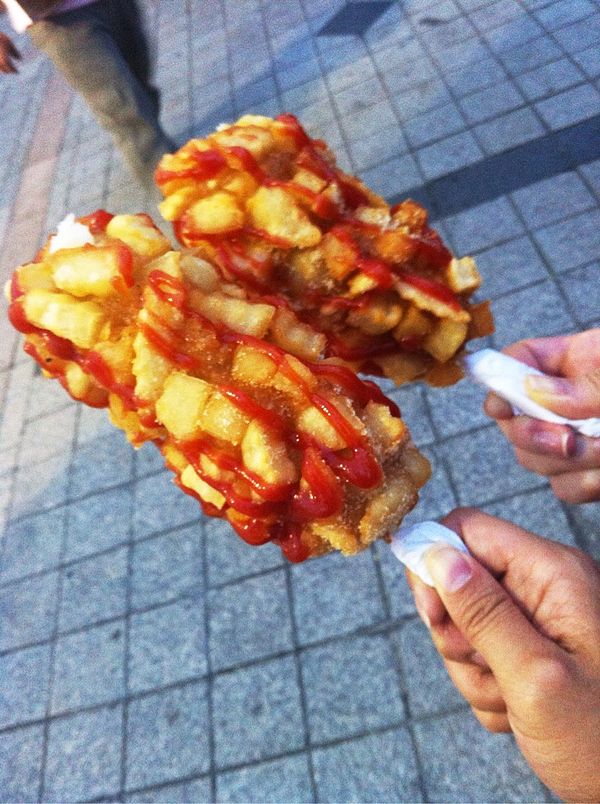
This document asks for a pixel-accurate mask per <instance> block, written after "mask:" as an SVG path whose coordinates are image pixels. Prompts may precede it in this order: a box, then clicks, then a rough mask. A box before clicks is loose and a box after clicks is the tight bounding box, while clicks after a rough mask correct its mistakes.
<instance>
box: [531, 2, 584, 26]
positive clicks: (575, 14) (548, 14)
mask: <svg viewBox="0 0 600 804" xmlns="http://www.w3.org/2000/svg"><path fill="white" fill-rule="evenodd" d="M597 11H598V8H597V6H595V5H594V4H593V3H590V2H589V0H571V2H569V3H551V4H550V5H548V6H546V7H542V8H540V9H539V10H537V11H535V12H534V14H535V16H536V17H537V19H538V20H539V21H540V22H541V23H542V25H543V26H544V27H545V28H547V29H548V30H549V31H554V30H556V29H557V28H562V27H563V26H565V25H568V24H569V23H571V22H577V20H580V19H583V18H585V17H589V16H590V15H591V14H594V13H595V12H597Z"/></svg>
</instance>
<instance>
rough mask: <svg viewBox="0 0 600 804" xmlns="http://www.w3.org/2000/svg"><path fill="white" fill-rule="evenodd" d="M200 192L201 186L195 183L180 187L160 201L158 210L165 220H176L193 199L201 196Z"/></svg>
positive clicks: (201, 190)
mask: <svg viewBox="0 0 600 804" xmlns="http://www.w3.org/2000/svg"><path fill="white" fill-rule="evenodd" d="M202 193H203V188H202V187H198V186H196V185H189V184H188V185H186V186H185V187H180V188H179V190H175V192H174V193H172V194H171V195H169V196H167V197H166V198H165V199H164V200H163V201H161V202H160V204H159V205H158V209H159V212H160V214H161V215H162V217H163V218H164V219H165V220H166V221H174V220H177V218H179V217H180V216H181V215H182V214H183V213H184V212H185V211H186V209H187V208H188V207H190V206H191V205H192V204H193V203H194V201H197V200H198V199H199V198H201V196H202Z"/></svg>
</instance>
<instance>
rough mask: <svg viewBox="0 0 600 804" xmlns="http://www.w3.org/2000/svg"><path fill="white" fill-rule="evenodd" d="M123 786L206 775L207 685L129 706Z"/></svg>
mask: <svg viewBox="0 0 600 804" xmlns="http://www.w3.org/2000/svg"><path fill="white" fill-rule="evenodd" d="M127 745H128V750H127V786H128V787H129V788H135V787H145V786H150V785H153V784H160V783H161V782H168V781H171V780H176V779H178V778H180V777H185V776H194V775H196V774H198V775H199V774H201V773H205V772H206V771H207V770H208V766H209V749H208V710H207V697H206V682H204V681H201V682H199V683H196V684H190V685H188V686H185V687H181V688H179V689H172V690H166V691H165V692H158V693H156V694H155V695H149V696H147V697H144V698H140V699H139V700H136V701H132V702H131V703H130V704H129V712H128V724H127Z"/></svg>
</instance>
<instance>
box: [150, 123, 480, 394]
mask: <svg viewBox="0 0 600 804" xmlns="http://www.w3.org/2000/svg"><path fill="white" fill-rule="evenodd" d="M156 181H157V183H158V186H159V187H160V189H161V191H162V193H163V195H164V196H165V199H164V201H163V202H162V203H161V205H160V210H161V213H162V215H163V216H164V217H165V218H166V219H167V220H169V221H172V222H173V225H174V230H175V234H176V236H177V238H178V239H179V241H180V242H181V243H182V244H183V245H185V246H188V247H190V248H193V249H195V250H196V253H198V254H200V255H202V256H204V257H206V258H207V259H210V260H212V261H213V262H216V263H217V264H218V265H219V266H220V268H221V269H222V271H224V273H225V275H226V276H227V277H229V278H230V279H231V280H232V281H233V280H235V281H237V282H238V283H242V284H243V285H244V287H246V289H247V290H248V292H249V293H250V294H259V295H263V296H264V295H265V294H276V295H277V296H278V297H279V298H280V299H281V300H284V301H285V302H286V303H287V304H288V305H289V307H290V308H291V309H292V310H293V311H294V312H296V314H297V315H298V316H300V317H301V318H302V320H304V321H306V322H307V323H309V324H310V325H311V326H313V327H314V328H315V329H318V330H319V331H321V332H323V333H325V335H326V337H327V343H326V352H325V354H326V355H327V356H331V357H337V358H340V359H342V360H343V361H344V362H345V363H346V364H348V365H349V366H351V367H352V368H353V369H354V370H357V371H361V372H365V373H371V374H376V375H384V376H386V377H389V378H391V379H392V380H394V381H395V382H396V383H398V384H399V383H403V382H407V381H410V380H414V379H417V378H421V377H422V378H424V379H425V380H426V381H428V382H429V383H431V384H432V385H447V384H450V383H452V382H455V381H456V380H457V379H459V378H460V377H461V376H462V374H461V371H460V368H459V366H458V363H457V362H456V360H455V357H456V356H457V355H458V354H459V353H460V351H461V350H462V347H463V345H464V344H465V342H466V341H467V340H468V339H470V338H473V337H479V336H481V335H487V334H489V333H490V332H491V331H492V330H493V322H492V318H491V314H490V311H489V306H488V304H487V303H486V302H484V303H481V304H478V305H475V304H471V303H470V301H469V299H470V296H471V295H472V293H473V292H474V291H475V290H476V289H477V288H478V287H479V284H480V276H479V273H478V272H477V268H476V266H475V263H474V261H473V260H472V259H471V258H470V257H463V258H462V259H456V258H454V257H453V256H452V254H451V253H450V251H449V250H448V249H447V248H446V246H445V245H444V244H443V243H442V241H441V239H440V237H439V235H438V234H437V232H435V231H434V230H433V229H432V228H430V226H429V225H428V222H427V213H426V211H425V210H424V209H423V207H421V206H420V205H419V204H417V203H415V202H414V201H410V200H409V201H404V202H403V203H401V204H399V205H397V206H396V207H392V208H391V209H390V207H389V206H388V205H387V204H386V202H385V201H384V199H383V198H381V197H380V196H378V195H376V194H375V193H373V192H372V191H371V190H369V189H368V188H367V187H365V185H364V184H362V183H361V182H360V181H358V179H356V178H355V177H353V176H350V175H347V174H345V173H343V172H342V171H341V170H340V169H339V168H338V167H337V166H336V163H335V159H334V157H333V155H332V153H331V152H330V151H329V150H328V148H327V146H326V145H325V143H324V142H322V141H321V140H314V139H311V138H310V137H309V136H308V135H307V134H306V132H305V131H304V129H303V128H302V127H301V126H300V124H299V123H298V121H297V120H296V118H294V117H293V116H291V115H281V116H279V117H278V118H276V119H275V120H272V119H270V118H267V117H258V116H253V115H246V116H245V117H242V118H241V119H240V120H238V121H237V123H235V124H233V125H228V126H221V127H219V129H218V130H217V131H216V132H214V133H213V134H211V135H210V136H208V137H206V138H205V139H194V140H191V141H190V142H188V143H187V144H186V145H184V146H183V147H182V148H180V149H179V150H178V151H177V152H176V153H175V154H167V155H165V156H164V157H163V159H162V160H161V162H160V164H159V167H158V169H157V171H156Z"/></svg>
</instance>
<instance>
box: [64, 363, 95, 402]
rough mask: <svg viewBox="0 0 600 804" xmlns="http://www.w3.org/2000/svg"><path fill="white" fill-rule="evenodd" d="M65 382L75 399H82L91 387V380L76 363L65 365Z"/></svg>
mask: <svg viewBox="0 0 600 804" xmlns="http://www.w3.org/2000/svg"><path fill="white" fill-rule="evenodd" d="M65 382H66V383H67V387H68V389H69V393H70V394H71V396H74V397H75V399H83V397H84V396H85V395H86V394H87V393H88V391H89V390H90V388H91V386H92V381H91V379H90V378H89V376H88V375H87V374H86V373H85V372H84V370H83V369H82V368H81V367H80V366H79V365H78V364H77V363H67V365H66V366H65Z"/></svg>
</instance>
